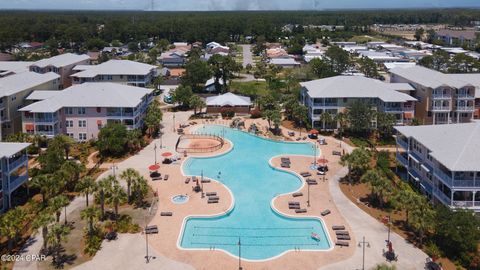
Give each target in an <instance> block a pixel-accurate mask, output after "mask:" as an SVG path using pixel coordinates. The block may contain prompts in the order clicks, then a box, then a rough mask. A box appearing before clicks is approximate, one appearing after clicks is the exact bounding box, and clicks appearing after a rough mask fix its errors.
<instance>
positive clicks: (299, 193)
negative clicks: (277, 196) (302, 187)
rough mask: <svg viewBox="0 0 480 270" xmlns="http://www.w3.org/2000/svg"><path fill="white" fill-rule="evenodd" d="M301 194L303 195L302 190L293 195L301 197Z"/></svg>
mask: <svg viewBox="0 0 480 270" xmlns="http://www.w3.org/2000/svg"><path fill="white" fill-rule="evenodd" d="M301 196H303V193H302V192H295V193H293V194H292V197H301Z"/></svg>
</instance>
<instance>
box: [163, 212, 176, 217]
mask: <svg viewBox="0 0 480 270" xmlns="http://www.w3.org/2000/svg"><path fill="white" fill-rule="evenodd" d="M160 216H162V217H171V216H173V213H172V212H160Z"/></svg>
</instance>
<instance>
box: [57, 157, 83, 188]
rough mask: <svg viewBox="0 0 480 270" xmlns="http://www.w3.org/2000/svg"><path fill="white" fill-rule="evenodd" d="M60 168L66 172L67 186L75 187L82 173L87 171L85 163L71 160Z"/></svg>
mask: <svg viewBox="0 0 480 270" xmlns="http://www.w3.org/2000/svg"><path fill="white" fill-rule="evenodd" d="M60 170H61V171H62V172H63V174H64V178H65V182H66V184H67V188H72V189H73V188H74V187H75V185H76V183H77V181H78V179H79V178H80V174H81V173H82V172H84V171H85V165H83V164H82V163H77V162H75V161H70V160H69V161H66V162H65V163H63V164H62V166H61V167H60Z"/></svg>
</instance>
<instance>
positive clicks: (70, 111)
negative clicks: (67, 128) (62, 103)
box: [65, 108, 73, 115]
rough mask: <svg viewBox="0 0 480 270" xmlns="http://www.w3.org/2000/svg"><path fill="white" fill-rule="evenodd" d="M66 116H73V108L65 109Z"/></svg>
mask: <svg viewBox="0 0 480 270" xmlns="http://www.w3.org/2000/svg"><path fill="white" fill-rule="evenodd" d="M65 114H66V115H69V114H73V108H65Z"/></svg>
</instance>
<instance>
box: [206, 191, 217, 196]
mask: <svg viewBox="0 0 480 270" xmlns="http://www.w3.org/2000/svg"><path fill="white" fill-rule="evenodd" d="M207 196H217V192H207Z"/></svg>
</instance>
